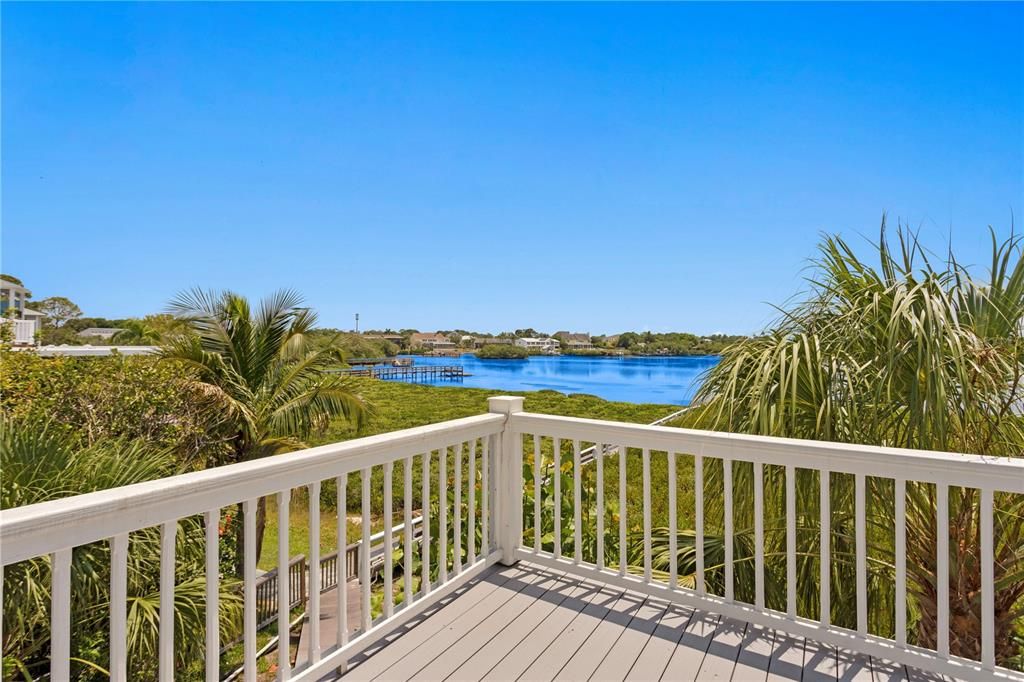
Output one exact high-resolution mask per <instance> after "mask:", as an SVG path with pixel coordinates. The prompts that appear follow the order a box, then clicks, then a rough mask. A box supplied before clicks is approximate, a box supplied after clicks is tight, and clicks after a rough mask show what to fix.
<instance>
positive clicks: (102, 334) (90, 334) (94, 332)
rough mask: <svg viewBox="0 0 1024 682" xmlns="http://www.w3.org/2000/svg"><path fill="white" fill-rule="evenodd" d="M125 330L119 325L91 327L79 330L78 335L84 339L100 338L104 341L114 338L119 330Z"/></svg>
mask: <svg viewBox="0 0 1024 682" xmlns="http://www.w3.org/2000/svg"><path fill="white" fill-rule="evenodd" d="M123 331H124V330H123V329H121V328H119V327H89V328H88V329H83V330H82V331H80V332H78V336H80V337H81V338H83V339H100V340H102V341H109V340H110V339H112V338H114V336H115V335H116V334H117V333H118V332H123Z"/></svg>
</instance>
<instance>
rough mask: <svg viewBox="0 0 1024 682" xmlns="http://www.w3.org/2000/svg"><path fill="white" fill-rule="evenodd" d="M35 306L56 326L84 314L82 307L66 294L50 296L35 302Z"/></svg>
mask: <svg viewBox="0 0 1024 682" xmlns="http://www.w3.org/2000/svg"><path fill="white" fill-rule="evenodd" d="M33 307H34V308H35V309H36V310H38V311H39V312H41V313H42V314H44V315H46V318H47V320H48V321H49V322H51V323H52V324H53V326H54V327H60V326H62V325H63V324H64V323H65V322H67V321H68V320H72V319H74V318H76V317H81V316H82V309H81V308H79V307H78V306H77V305H75V304H74V302H72V301H71V299H69V298H66V297H64V296H50V297H49V298H44V299H42V300H41V301H37V302H36V303H34V304H33Z"/></svg>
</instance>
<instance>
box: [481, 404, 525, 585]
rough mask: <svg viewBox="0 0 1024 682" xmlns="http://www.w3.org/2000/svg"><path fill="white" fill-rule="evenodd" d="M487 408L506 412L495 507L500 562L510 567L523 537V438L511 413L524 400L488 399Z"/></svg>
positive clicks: (498, 457) (497, 461)
mask: <svg viewBox="0 0 1024 682" xmlns="http://www.w3.org/2000/svg"><path fill="white" fill-rule="evenodd" d="M487 408H488V411H489V412H493V413H496V414H504V415H506V418H505V428H504V429H503V430H502V432H501V436H500V437H499V439H498V456H497V457H496V458H495V460H494V461H496V464H497V466H495V472H494V475H495V476H496V479H495V480H496V485H495V490H496V497H497V500H495V502H496V504H495V506H494V508H495V513H496V515H497V519H496V521H495V527H496V528H497V533H496V537H497V540H498V546H499V547H500V548H501V563H502V564H503V565H505V566H511V565H513V564H515V563H516V562H517V561H518V559H516V549H517V548H518V547H519V544H520V542H521V540H522V538H523V439H522V437H521V436H516V435H514V434H513V433H512V415H513V414H515V413H516V412H522V411H523V399H522V398H519V397H514V396H498V397H495V398H488V399H487Z"/></svg>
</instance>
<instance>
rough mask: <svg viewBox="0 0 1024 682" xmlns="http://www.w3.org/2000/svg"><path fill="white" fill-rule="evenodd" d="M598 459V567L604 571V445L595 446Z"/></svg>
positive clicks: (597, 444) (596, 444)
mask: <svg viewBox="0 0 1024 682" xmlns="http://www.w3.org/2000/svg"><path fill="white" fill-rule="evenodd" d="M594 454H595V456H596V457H597V461H596V463H595V464H596V466H597V567H598V568H599V569H601V570H604V512H605V509H604V444H603V443H595V444H594Z"/></svg>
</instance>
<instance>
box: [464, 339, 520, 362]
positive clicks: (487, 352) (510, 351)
mask: <svg viewBox="0 0 1024 682" xmlns="http://www.w3.org/2000/svg"><path fill="white" fill-rule="evenodd" d="M476 356H477V357H478V358H480V359H481V360H525V359H526V358H528V357H529V356H530V353H529V351H527V350H526V349H525V348H520V347H519V346H506V345H501V344H497V343H495V344H490V345H487V346H484V347H483V348H481V349H480V350H478V351H477V352H476Z"/></svg>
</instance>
